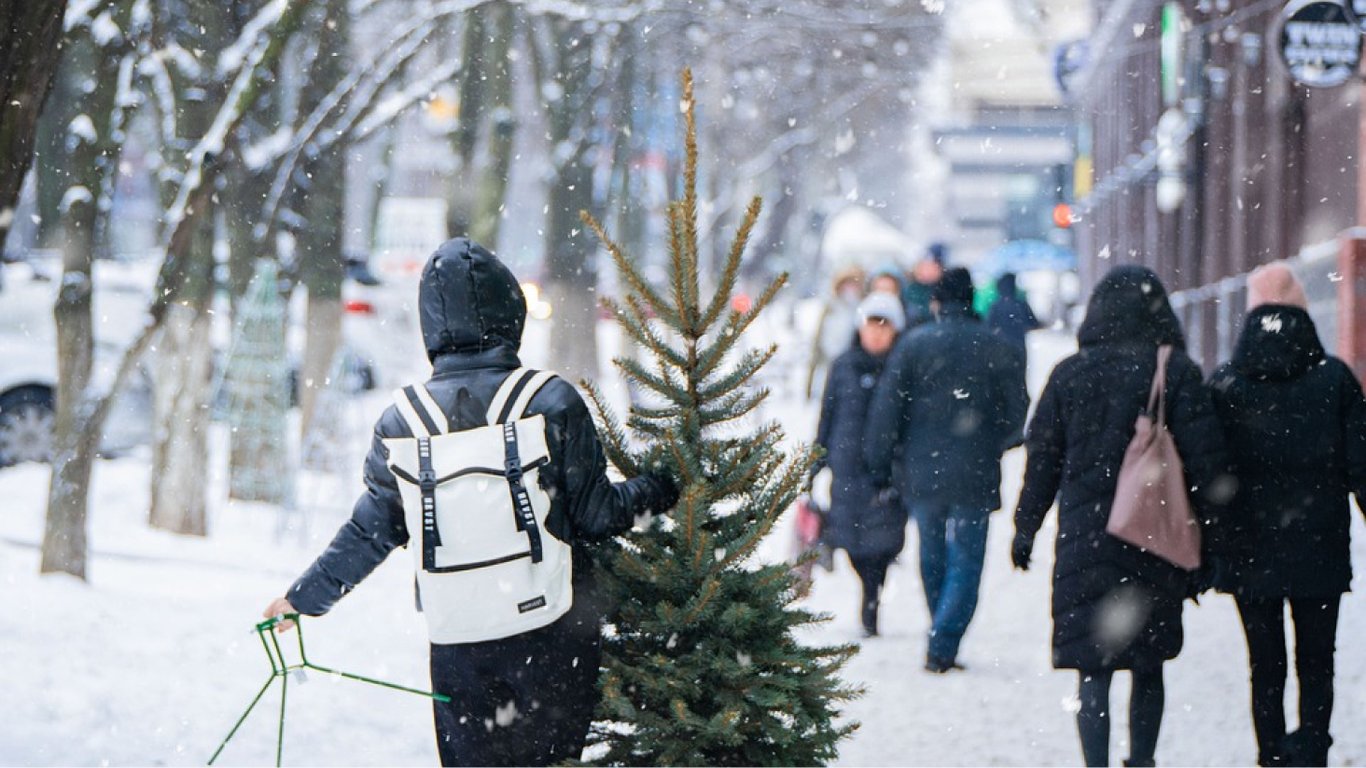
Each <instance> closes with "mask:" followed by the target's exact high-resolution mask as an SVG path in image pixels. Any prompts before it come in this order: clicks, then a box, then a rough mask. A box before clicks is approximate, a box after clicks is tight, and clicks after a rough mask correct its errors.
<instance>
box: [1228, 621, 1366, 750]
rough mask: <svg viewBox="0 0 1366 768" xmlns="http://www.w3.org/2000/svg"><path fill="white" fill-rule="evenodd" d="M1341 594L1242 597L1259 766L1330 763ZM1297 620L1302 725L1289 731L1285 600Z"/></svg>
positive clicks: (1297, 672)
mask: <svg viewBox="0 0 1366 768" xmlns="http://www.w3.org/2000/svg"><path fill="white" fill-rule="evenodd" d="M1341 601H1342V596H1341V595H1333V596H1331V597H1319V598H1291V599H1289V600H1285V599H1282V598H1273V599H1270V600H1257V599H1247V598H1242V597H1240V598H1238V613H1239V614H1240V615H1241V616H1242V618H1243V631H1244V632H1245V633H1247V655H1248V661H1249V662H1250V663H1251V667H1252V670H1251V672H1252V724H1253V727H1254V728H1255V729H1256V731H1257V761H1258V763H1259V764H1260V765H1291V764H1293V765H1326V764H1327V761H1328V747H1329V746H1330V745H1331V744H1332V743H1333V740H1332V738H1330V737H1329V735H1328V723H1329V721H1330V720H1332V717H1333V652H1334V651H1335V649H1336V642H1337V632H1338V608H1339V605H1340V603H1341ZM1287 602H1289V603H1290V614H1291V617H1292V618H1293V619H1294V622H1295V672H1296V675H1297V676H1298V677H1299V683H1300V729H1299V731H1298V733H1297V734H1296V735H1295V736H1294V737H1292V738H1291V739H1289V740H1287V738H1286V733H1285V678H1286V673H1287V669H1286V667H1287V663H1286V649H1285V603H1287Z"/></svg>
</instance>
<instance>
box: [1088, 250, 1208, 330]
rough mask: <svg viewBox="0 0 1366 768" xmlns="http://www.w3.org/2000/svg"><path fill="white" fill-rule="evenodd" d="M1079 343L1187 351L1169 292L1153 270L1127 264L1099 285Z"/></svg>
mask: <svg viewBox="0 0 1366 768" xmlns="http://www.w3.org/2000/svg"><path fill="white" fill-rule="evenodd" d="M1077 344H1079V345H1080V346H1083V347H1088V346H1093V345H1096V344H1150V345H1152V346H1154V347H1156V346H1160V345H1162V344H1171V345H1172V346H1174V347H1176V348H1177V349H1185V348H1186V340H1185V339H1184V338H1183V337H1182V335H1181V321H1179V320H1177V319H1176V313H1175V312H1173V311H1172V305H1171V302H1170V301H1168V300H1167V290H1166V289H1165V288H1163V287H1162V281H1161V280H1158V279H1157V275H1156V274H1153V271H1152V270H1151V269H1148V268H1147V267H1140V266H1136V265H1125V266H1122V267H1115V268H1114V269H1112V270H1110V271H1109V272H1108V273H1107V274H1106V275H1105V277H1103V278H1101V281H1100V282H1099V283H1097V284H1096V288H1095V290H1094V291H1093V292H1092V293H1091V300H1090V301H1089V302H1088V303H1087V305H1086V319H1085V320H1083V321H1082V323H1081V328H1080V329H1078V331H1077Z"/></svg>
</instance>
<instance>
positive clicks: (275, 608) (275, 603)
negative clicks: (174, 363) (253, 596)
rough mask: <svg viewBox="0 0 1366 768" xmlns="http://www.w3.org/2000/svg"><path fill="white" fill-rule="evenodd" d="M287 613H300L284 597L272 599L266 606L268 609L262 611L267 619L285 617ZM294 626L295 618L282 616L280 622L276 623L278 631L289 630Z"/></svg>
mask: <svg viewBox="0 0 1366 768" xmlns="http://www.w3.org/2000/svg"><path fill="white" fill-rule="evenodd" d="M287 613H298V611H296V610H294V606H293V605H291V604H290V602H289V601H288V600H286V599H285V598H283V597H277V598H275V599H274V600H271V601H270V605H267V606H266V609H265V610H264V611H262V612H261V615H262V616H264V617H265V618H267V619H273V618H276V617H283V616H284V615H285V614H287ZM293 628H294V620H293V619H285V618H281V619H280V623H279V624H276V625H275V631H276V632H288V631H289V630H291V629H293Z"/></svg>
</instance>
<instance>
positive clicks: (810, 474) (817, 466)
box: [806, 456, 830, 488]
mask: <svg viewBox="0 0 1366 768" xmlns="http://www.w3.org/2000/svg"><path fill="white" fill-rule="evenodd" d="M829 465H830V462H829V461H828V460H826V457H824V456H822V457H820V458H819V459H816V460H815V461H813V462H811V469H810V470H808V471H807V473H806V487H807V488H810V487H811V481H812V480H815V479H816V475H819V474H820V473H821V470H822V469H825V468H826V467H827V466H829Z"/></svg>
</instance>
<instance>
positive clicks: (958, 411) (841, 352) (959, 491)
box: [799, 248, 1366, 766]
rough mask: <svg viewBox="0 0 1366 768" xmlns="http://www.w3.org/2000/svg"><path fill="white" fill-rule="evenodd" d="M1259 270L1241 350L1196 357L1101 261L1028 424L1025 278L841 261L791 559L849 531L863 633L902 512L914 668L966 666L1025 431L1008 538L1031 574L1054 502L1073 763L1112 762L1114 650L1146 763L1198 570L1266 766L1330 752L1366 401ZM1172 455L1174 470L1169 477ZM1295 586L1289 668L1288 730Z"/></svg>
mask: <svg viewBox="0 0 1366 768" xmlns="http://www.w3.org/2000/svg"><path fill="white" fill-rule="evenodd" d="M1248 286H1249V291H1248V306H1247V314H1246V318H1245V320H1244V324H1243V328H1242V333H1241V336H1240V337H1239V340H1238V344H1237V346H1236V348H1235V350H1234V353H1233V355H1232V357H1231V359H1229V360H1227V361H1223V362H1222V364H1221V365H1220V366H1219V367H1218V368H1217V369H1216V370H1215V371H1214V372H1213V374H1212V375H1210V376H1209V377H1206V376H1204V374H1203V373H1202V371H1201V369H1200V367H1199V366H1198V365H1197V364H1196V363H1195V362H1194V361H1192V360H1191V358H1190V357H1189V356H1188V355H1187V354H1186V351H1185V347H1186V345H1185V337H1184V334H1183V330H1182V328H1181V325H1180V322H1179V320H1178V319H1177V317H1176V315H1175V313H1174V312H1173V311H1172V307H1171V303H1170V302H1169V300H1168V297H1167V292H1166V289H1165V287H1164V286H1163V285H1162V282H1161V281H1160V280H1159V279H1158V277H1157V275H1156V274H1154V273H1153V272H1152V271H1150V270H1148V269H1146V268H1143V267H1139V266H1120V267H1116V268H1114V269H1113V270H1111V271H1110V272H1109V273H1108V274H1106V275H1105V276H1104V277H1103V278H1102V279H1101V280H1100V281H1099V282H1098V283H1097V284H1096V285H1095V286H1094V287H1093V288H1092V290H1091V293H1090V300H1089V303H1088V304H1087V306H1086V313H1085V317H1084V319H1082V320H1081V322H1080V325H1079V327H1078V329H1077V332H1076V337H1077V346H1078V351H1077V352H1076V353H1075V354H1073V355H1071V356H1069V357H1067V358H1066V359H1064V360H1062V361H1061V362H1059V363H1058V364H1057V365H1056V366H1055V367H1054V368H1053V370H1052V372H1051V374H1050V376H1049V378H1048V382H1047V384H1046V386H1045V387H1044V389H1043V391H1042V393H1041V394H1040V395H1039V396H1038V399H1037V401H1036V402H1034V403H1033V412H1032V417H1030V418H1029V420H1028V424H1027V425H1026V415H1027V413H1028V412H1029V409H1030V405H1031V404H1030V400H1029V396H1028V394H1027V391H1026V387H1025V370H1026V361H1025V356H1026V348H1027V344H1026V339H1027V336H1028V334H1029V333H1030V332H1031V331H1033V330H1035V329H1038V328H1039V327H1040V323H1039V321H1038V319H1037V318H1036V317H1035V314H1034V312H1033V311H1032V309H1031V306H1030V304H1029V301H1028V297H1026V296H1025V294H1024V293H1023V292H1021V291H1020V289H1019V285H1018V282H1017V279H1016V276H1015V275H1013V274H1003V275H1000V276H999V277H998V278H997V279H996V280H995V281H994V282H993V283H992V284H991V285H990V286H988V287H986V289H985V290H984V289H979V288H977V287H976V286H974V284H973V279H972V275H971V274H970V273H969V272H968V270H967V269H964V268H962V267H956V266H951V265H949V264H946V263H945V251H944V250H943V249H942V248H936V249H934V250H931V251H930V252H929V253H927V254H926V255H925V256H924V257H923V258H922V259H921V260H919V261H918V262H916V263H915V265H914V266H913V267H912V268H911V269H910V270H907V271H905V272H903V271H902V270H900V269H899V268H897V267H895V266H891V265H889V266H886V267H881V268H878V269H876V270H873V271H871V272H868V273H865V272H864V271H863V270H861V269H858V268H852V267H851V268H846V269H843V270H840V271H838V272H837V273H835V274H834V275H833V278H832V282H831V292H830V295H829V297H828V299H827V300H826V303H825V307H824V310H823V312H822V314H821V322H820V324H819V331H818V333H817V334H816V337H815V340H814V345H813V348H812V352H811V365H810V369H809V373H808V382H807V391H808V396H809V397H812V398H819V402H820V406H821V407H820V417H819V424H818V428H817V433H816V443H817V445H818V446H819V448H820V449H821V452H822V453H821V458H820V459H819V460H818V461H817V463H816V465H815V466H814V467H813V470H812V484H811V488H812V492H811V493H810V494H809V495H807V496H804V497H803V498H802V499H801V500H800V503H799V507H800V511H801V514H800V515H799V519H800V521H801V525H802V528H803V535H804V538H803V542H804V544H805V545H807V546H808V547H809V548H810V549H815V550H818V552H815V553H812V554H811V556H810V557H808V559H807V560H806V561H804V562H805V568H806V569H807V570H805V571H804V573H806V574H809V573H810V571H809V568H810V562H812V560H815V559H820V558H823V559H824V560H825V561H826V562H827V563H828V562H829V561H830V558H831V557H832V556H833V554H834V553H837V552H839V551H843V552H845V553H846V554H847V556H848V558H849V562H850V564H851V565H852V566H853V569H854V571H855V572H856V573H857V575H858V577H859V579H860V581H861V583H862V597H861V602H860V604H859V606H858V609H859V614H860V619H861V622H862V626H863V631H864V634H865V636H866V637H873V636H876V635H877V634H878V619H879V615H878V613H879V604H880V594H881V590H882V587H883V584H884V582H885V579H886V575H887V570H888V568H889V566H890V565H891V564H892V562H893V561H895V560H896V559H897V558H898V556H899V555H900V553H901V552H902V549H903V548H904V546H905V544H906V533H905V527H906V525H907V523H908V521H909V522H910V523H913V524H914V526H915V529H916V532H917V547H918V563H919V576H920V579H921V583H922V586H923V589H924V595H925V601H926V605H927V607H928V610H929V614H930V629H929V632H928V637H927V638H926V641H925V646H924V653H925V656H924V659H925V660H924V666H925V669H926V670H927V671H929V672H932V673H938V674H948V673H956V672H961V671H963V670H964V665H963V664H962V663H961V662H960V661H959V648H960V645H961V644H962V642H963V640H964V637H965V634H966V632H967V630H968V627H969V625H970V623H971V620H972V616H973V613H974V611H975V608H976V604H977V597H978V590H979V585H980V583H981V575H982V568H983V563H984V560H985V558H986V557H987V556H988V552H987V530H988V527H989V523H990V516H991V513H992V512H993V511H996V510H999V509H1000V508H1001V507H1002V506H1003V504H1002V499H1001V495H1000V486H1001V458H1002V456H1003V455H1004V454H1005V452H1006V451H1008V450H1010V449H1012V448H1015V447H1017V446H1023V447H1024V448H1025V450H1026V451H1027V458H1026V471H1025V478H1024V485H1023V488H1022V490H1021V492H1020V496H1019V499H1018V501H1017V504H1016V507H1015V512H1014V526H1015V535H1014V538H1013V541H1012V545H1011V551H1010V552H1009V556H1010V558H1011V561H1012V564H1013V565H1014V567H1016V568H1018V569H1022V570H1027V569H1028V568H1029V567H1030V564H1031V561H1032V557H1033V549H1034V544H1035V539H1036V537H1037V534H1038V532H1039V530H1040V529H1041V528H1042V525H1043V522H1044V520H1045V517H1046V516H1047V515H1048V513H1049V512H1050V511H1051V510H1053V509H1056V510H1057V513H1056V514H1057V524H1056V530H1057V534H1056V541H1055V547H1054V558H1053V561H1054V566H1053V582H1052V584H1053V589H1052V618H1053V627H1054V629H1053V642H1052V645H1053V664H1054V666H1055V667H1057V668H1059V669H1073V670H1076V671H1077V675H1078V698H1079V701H1080V708H1079V711H1078V712H1077V716H1076V718H1077V728H1078V736H1079V740H1080V745H1081V751H1082V756H1083V758H1084V759H1085V762H1086V764H1087V765H1105V764H1107V762H1108V759H1109V739H1110V722H1111V717H1110V713H1109V693H1110V686H1111V681H1112V679H1113V676H1114V673H1115V672H1117V671H1124V672H1128V673H1129V674H1130V675H1131V676H1132V679H1133V685H1132V688H1131V697H1130V704H1129V718H1128V723H1129V731H1130V738H1129V745H1130V750H1131V752H1130V755H1129V757H1128V759H1127V760H1126V761H1125V764H1126V765H1136V766H1141V765H1154V764H1155V759H1156V752H1157V745H1158V735H1159V733H1160V728H1161V721H1162V714H1163V709H1164V705H1165V697H1164V680H1163V665H1164V663H1165V662H1166V661H1169V660H1171V659H1173V658H1175V657H1176V656H1177V655H1178V654H1179V653H1180V651H1181V648H1182V642H1183V635H1182V607H1183V605H1184V602H1185V601H1186V600H1187V599H1191V600H1196V599H1197V598H1198V597H1199V596H1200V595H1201V594H1202V593H1205V592H1207V591H1208V590H1211V589H1213V590H1217V591H1218V592H1221V593H1226V594H1228V595H1231V596H1232V597H1233V599H1234V600H1235V601H1236V604H1237V607H1238V611H1239V615H1240V617H1241V620H1242V625H1243V629H1244V633H1245V635H1246V638H1247V646H1248V654H1249V660H1250V670H1249V679H1250V692H1251V697H1250V698H1251V707H1252V714H1253V723H1254V728H1255V732H1256V740H1257V749H1258V763H1259V764H1260V765H1326V764H1327V760H1328V752H1329V748H1330V746H1331V744H1332V738H1331V737H1330V735H1329V722H1330V719H1331V715H1332V707H1333V659H1334V654H1335V648H1336V633H1337V622H1338V612H1339V606H1340V603H1341V598H1342V595H1343V593H1345V592H1347V591H1348V588H1349V583H1350V580H1351V562H1350V553H1349V546H1348V545H1349V532H1348V530H1349V522H1350V513H1351V506H1350V503H1349V494H1353V493H1355V494H1357V499H1358V502H1359V503H1360V501H1361V494H1362V493H1363V492H1366V399H1364V398H1363V394H1362V389H1361V386H1360V384H1359V382H1358V381H1357V379H1356V377H1355V376H1354V374H1353V373H1352V371H1351V370H1350V369H1349V368H1348V367H1347V366H1346V365H1345V364H1344V363H1343V362H1342V361H1340V360H1338V359H1337V358H1334V357H1332V356H1331V355H1329V354H1328V353H1327V352H1326V351H1325V349H1324V347H1323V345H1322V343H1321V342H1320V340H1319V337H1318V333H1317V329H1316V328H1315V325H1314V322H1313V320H1312V319H1311V318H1310V316H1309V314H1308V312H1307V306H1306V300H1305V295H1304V291H1303V289H1302V288H1301V287H1300V285H1299V283H1298V281H1297V280H1296V278H1295V276H1294V274H1293V273H1292V272H1291V270H1290V269H1289V268H1288V267H1287V266H1286V265H1285V264H1284V263H1282V262H1277V263H1273V264H1269V265H1266V266H1263V267H1261V268H1259V269H1258V270H1256V271H1255V272H1253V273H1252V274H1251V275H1250V276H1249V280H1248ZM1163 441H1165V443H1164V444H1165V445H1167V446H1169V449H1168V453H1167V454H1162V452H1161V451H1160V450H1159V448H1160V446H1159V445H1158V444H1159V443H1162V442H1163ZM1155 457H1156V458H1155ZM1162 476H1166V477H1171V478H1175V480H1174V481H1173V483H1172V484H1171V485H1170V488H1169V489H1168V490H1166V491H1163V490H1162V488H1161V487H1160V486H1162V482H1161V481H1162ZM1131 489H1137V490H1131ZM1173 489H1174V490H1173ZM1161 493H1174V494H1175V496H1174V497H1171V498H1169V497H1162V498H1158V495H1159V494H1161ZM1154 501H1155V502H1156V504H1155V505H1154V504H1153V503H1152V502H1154ZM1145 504H1147V505H1148V506H1146V507H1145V506H1144V505H1145ZM1154 509H1155V510H1157V511H1156V512H1154V511H1151V510H1154ZM1121 512H1122V513H1123V514H1124V515H1126V516H1130V519H1128V520H1126V521H1125V522H1126V523H1127V524H1128V525H1129V527H1130V528H1131V529H1132V527H1133V524H1134V523H1135V518H1132V515H1138V517H1137V518H1136V524H1137V526H1138V531H1139V533H1138V534H1137V536H1138V538H1134V536H1135V534H1133V533H1132V531H1130V532H1129V533H1122V532H1121V528H1123V526H1122V525H1121V524H1120V521H1118V520H1117V519H1116V518H1117V517H1118V516H1119V515H1120V514H1121ZM1121 535H1123V536H1125V538H1121ZM1182 540H1184V541H1187V542H1198V544H1190V546H1193V547H1196V548H1197V549H1198V553H1195V552H1192V555H1194V557H1195V560H1196V561H1198V563H1199V564H1198V566H1197V567H1193V568H1192V567H1191V565H1192V563H1191V562H1186V561H1183V560H1182V559H1181V558H1180V557H1176V556H1174V555H1173V554H1172V548H1173V547H1176V546H1179V544H1180V541H1182ZM1000 556H1001V557H1004V556H1005V554H1004V553H1002V554H1001V555H1000ZM1287 605H1288V606H1289V609H1290V615H1291V617H1292V622H1293V627H1294V633H1295V643H1294V648H1295V668H1296V673H1297V675H1298V690H1299V703H1298V707H1299V713H1298V714H1299V716H1298V723H1299V727H1298V728H1297V729H1296V730H1294V731H1289V732H1288V731H1287V725H1286V714H1285V705H1284V696H1285V691H1286V680H1287V676H1288V660H1287V650H1286V638H1285V611H1286V606H1287Z"/></svg>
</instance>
